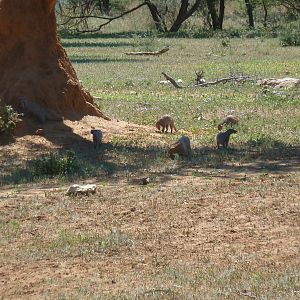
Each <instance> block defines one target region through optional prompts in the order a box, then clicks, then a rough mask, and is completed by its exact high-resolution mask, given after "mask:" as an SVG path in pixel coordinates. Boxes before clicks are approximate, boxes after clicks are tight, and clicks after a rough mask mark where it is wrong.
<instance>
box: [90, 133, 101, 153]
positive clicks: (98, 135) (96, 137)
mask: <svg viewBox="0 0 300 300" xmlns="http://www.w3.org/2000/svg"><path fill="white" fill-rule="evenodd" d="M91 134H92V135H93V144H94V148H95V149H98V148H99V147H100V146H101V144H102V139H103V133H102V131H101V130H100V129H92V130H91Z"/></svg>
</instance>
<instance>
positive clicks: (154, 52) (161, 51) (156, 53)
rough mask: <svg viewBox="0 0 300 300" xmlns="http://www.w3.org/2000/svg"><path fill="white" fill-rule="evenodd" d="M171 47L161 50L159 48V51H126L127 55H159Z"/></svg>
mask: <svg viewBox="0 0 300 300" xmlns="http://www.w3.org/2000/svg"><path fill="white" fill-rule="evenodd" d="M169 50H170V48H169V47H165V48H163V49H161V50H158V51H146V52H143V51H139V52H125V54H126V55H153V56H158V55H161V54H163V53H165V52H167V51H169Z"/></svg>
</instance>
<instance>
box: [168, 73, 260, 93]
mask: <svg viewBox="0 0 300 300" xmlns="http://www.w3.org/2000/svg"><path fill="white" fill-rule="evenodd" d="M162 74H163V75H164V76H165V78H166V79H167V80H169V81H170V82H171V83H172V84H173V86H174V87H175V88H177V89H182V88H193V87H205V86H209V85H216V84H219V83H226V82H228V81H234V82H244V81H251V80H254V79H253V78H251V77H250V76H243V75H241V76H230V77H225V78H221V79H217V80H215V81H210V82H204V83H200V84H195V85H191V86H181V85H179V84H178V83H177V82H176V81H175V80H174V79H173V78H172V77H171V76H169V75H167V74H166V73H164V72H162Z"/></svg>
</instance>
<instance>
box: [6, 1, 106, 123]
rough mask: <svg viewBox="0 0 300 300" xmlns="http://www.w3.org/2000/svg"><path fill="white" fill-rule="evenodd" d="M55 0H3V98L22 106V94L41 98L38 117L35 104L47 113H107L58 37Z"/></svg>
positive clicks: (74, 115)
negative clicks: (97, 104) (80, 75)
mask: <svg viewBox="0 0 300 300" xmlns="http://www.w3.org/2000/svg"><path fill="white" fill-rule="evenodd" d="M56 2H57V1H56V0H24V1H18V0H0V65H1V73H0V99H2V100H3V101H4V103H6V104H11V105H13V107H15V108H16V109H17V110H18V111H23V110H24V107H22V105H21V103H20V99H22V98H23V99H27V101H29V103H31V104H32V103H37V104H38V109H35V112H34V114H33V117H35V118H37V119H39V116H38V115H37V114H38V113H39V112H36V110H41V111H46V113H45V116H46V119H47V118H48V117H47V116H49V115H51V114H52V115H53V112H55V113H56V114H58V115H60V116H63V117H65V118H67V119H73V120H74V119H80V118H81V117H82V116H84V115H94V116H99V117H104V118H105V116H104V115H103V114H102V113H101V111H100V110H99V109H98V108H97V107H96V105H95V104H94V101H93V98H92V96H91V95H90V94H89V93H88V92H87V91H86V90H85V89H84V88H83V87H82V86H81V84H80V83H79V81H78V78H77V76H76V73H75V70H74V69H73V67H72V65H71V62H70V60H69V58H68V56H67V54H66V52H65V50H64V49H63V47H62V45H61V43H60V41H59V39H58V37H57V29H56V18H55V9H54V7H55V4H56ZM29 110H30V109H29ZM48 110H49V112H47V111H48ZM31 117H32V114H31ZM50 119H51V117H50Z"/></svg>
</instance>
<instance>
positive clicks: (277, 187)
mask: <svg viewBox="0 0 300 300" xmlns="http://www.w3.org/2000/svg"><path fill="white" fill-rule="evenodd" d="M91 126H93V127H96V128H97V127H100V128H101V129H102V130H103V131H104V134H105V139H106V140H110V139H111V138H112V136H114V135H118V136H122V135H124V136H128V135H133V134H134V135H136V136H139V137H143V136H144V135H145V133H146V134H147V135H149V138H152V137H153V139H159V137H160V135H159V134H158V133H155V132H154V130H153V128H150V127H146V126H138V125H134V124H128V123H125V122H121V121H120V122H117V121H113V122H108V121H104V120H100V121H99V119H97V118H93V117H87V118H85V119H83V120H82V121H80V122H71V121H66V122H65V125H60V126H58V125H57V124H55V123H52V124H50V125H47V127H45V128H44V134H43V135H44V136H38V135H27V136H23V137H19V138H17V140H16V142H15V143H14V144H9V145H5V146H2V147H1V148H2V150H1V151H2V153H5V154H6V155H8V156H9V157H16V158H17V157H21V156H22V157H34V155H36V154H37V153H40V152H41V151H42V150H43V149H48V150H49V149H54V148H57V147H58V148H59V147H70V148H73V147H74V146H75V147H77V146H78V147H85V146H84V145H85V144H88V146H89V147H91V135H90V132H89V131H90V128H91ZM83 149H84V148H83ZM4 161H6V160H5V159H3V162H4ZM17 161H18V160H17V159H16V160H15V162H16V164H17ZM277 163H280V162H277ZM284 163H285V164H286V163H289V162H284ZM294 163H295V162H290V164H291V168H289V169H287V171H285V172H274V173H272V172H268V173H266V172H253V169H252V168H251V166H249V169H245V170H244V171H243V172H238V173H237V172H235V173H234V174H231V173H230V172H229V171H228V170H225V169H218V170H207V169H200V168H197V167H195V166H193V167H190V168H187V169H185V170H184V172H182V173H173V174H159V175H157V176H156V177H155V178H153V180H152V181H151V182H150V184H149V185H146V186H143V185H140V184H136V182H135V181H131V180H128V178H125V177H119V178H103V180H101V179H99V178H97V179H92V180H89V182H95V183H96V184H97V186H98V191H97V193H96V195H91V196H89V197H87V196H85V197H75V198H74V197H69V196H66V194H65V193H66V190H67V187H68V185H66V184H58V185H56V186H49V185H46V186H43V185H41V184H28V185H22V186H18V187H12V186H4V187H2V188H1V190H0V226H1V227H0V234H1V241H0V246H1V251H0V253H1V254H0V295H1V296H0V298H3V299H41V298H47V299H57V298H60V299H74V298H75V299H82V298H88V299H90V298H96V297H99V298H100V299H102V298H101V297H103V299H107V298H112V297H113V296H116V297H120V298H121V297H123V298H122V299H127V298H128V299H133V298H134V299H188V298H190V299H193V298H192V297H196V299H247V298H249V297H250V298H251V297H252V298H253V299H261V298H262V296H263V295H265V298H264V299H297V297H298V296H299V291H300V286H299V271H294V273H295V274H298V275H294V273H293V271H292V270H299V265H300V258H299V249H300V242H299V241H300V239H299V237H300V210H299V203H300V175H299V172H298V167H297V166H295V165H293V164H294ZM195 172H196V173H195ZM288 270H290V272H292V273H293V275H292V276H294V277H295V276H296V277H297V276H298V277H297V278H298V279H297V280H298V281H297V280H294V281H293V283H294V285H292V284H290V285H288V284H287V286H288V289H287V287H286V286H284V288H282V289H280V288H279V287H278V286H280V283H281V282H282V280H281V279H280V278H286V277H284V276H288V275H287V274H288ZM258 277H259V278H260V279H259V280H258V279H257V278H258ZM294 277H293V278H294ZM276 280H277V281H276ZM276 282H277V283H278V282H279V283H278V284H276ZM229 287H230V288H229ZM285 293H286V294H285ZM205 295H206V296H205ZM245 295H246V296H245Z"/></svg>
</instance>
